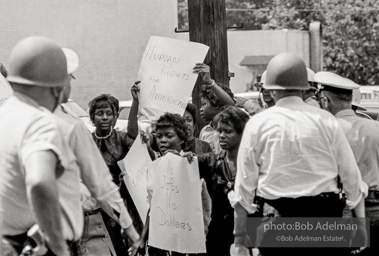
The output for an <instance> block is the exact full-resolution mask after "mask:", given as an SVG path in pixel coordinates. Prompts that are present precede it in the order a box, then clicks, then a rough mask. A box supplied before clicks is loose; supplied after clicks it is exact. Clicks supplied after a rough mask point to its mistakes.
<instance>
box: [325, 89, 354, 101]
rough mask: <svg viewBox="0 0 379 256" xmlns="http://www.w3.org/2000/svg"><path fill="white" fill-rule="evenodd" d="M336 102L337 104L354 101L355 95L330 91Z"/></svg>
mask: <svg viewBox="0 0 379 256" xmlns="http://www.w3.org/2000/svg"><path fill="white" fill-rule="evenodd" d="M328 92H329V94H330V96H331V97H333V100H334V101H337V102H351V101H353V94H352V93H348V92H331V91H328Z"/></svg>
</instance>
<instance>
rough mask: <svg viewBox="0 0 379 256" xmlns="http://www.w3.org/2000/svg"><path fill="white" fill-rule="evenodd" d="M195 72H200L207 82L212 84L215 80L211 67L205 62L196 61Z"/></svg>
mask: <svg viewBox="0 0 379 256" xmlns="http://www.w3.org/2000/svg"><path fill="white" fill-rule="evenodd" d="M193 72H194V73H197V74H200V75H201V76H202V78H203V81H204V83H205V84H212V83H213V82H214V80H213V79H212V78H211V74H210V72H211V68H210V67H209V66H208V65H206V64H204V63H196V65H195V67H194V68H193Z"/></svg>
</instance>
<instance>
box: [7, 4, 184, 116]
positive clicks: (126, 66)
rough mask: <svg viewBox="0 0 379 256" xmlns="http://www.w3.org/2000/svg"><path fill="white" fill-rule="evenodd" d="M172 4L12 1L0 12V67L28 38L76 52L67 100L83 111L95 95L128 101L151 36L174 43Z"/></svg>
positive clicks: (174, 6) (174, 14) (173, 8)
mask: <svg viewBox="0 0 379 256" xmlns="http://www.w3.org/2000/svg"><path fill="white" fill-rule="evenodd" d="M176 2H177V1H174V0H159V1H157V0H142V1H141V0H12V1H2V3H1V8H0V21H1V44H0V62H3V63H4V64H5V65H6V64H7V61H8V58H9V54H10V51H11V49H12V47H13V46H14V45H15V44H16V43H17V42H18V41H19V40H21V39H22V38H24V37H27V36H31V35H42V36H47V37H49V38H51V39H53V40H54V41H56V42H57V43H58V44H59V45H60V46H62V47H68V48H71V49H73V50H74V51H76V52H77V53H78V55H79V58H80V67H79V69H78V71H77V72H76V73H75V76H76V78H77V79H76V80H73V82H72V92H71V98H73V99H74V100H75V101H77V102H78V103H79V105H80V106H82V107H83V108H85V109H86V108H87V104H88V102H89V100H91V99H92V98H94V97H95V96H97V95H99V94H100V93H111V94H113V95H115V96H116V97H117V98H119V99H121V100H126V99H131V94H130V87H131V86H132V84H133V83H134V81H135V80H136V79H137V72H138V69H139V64H140V61H141V57H142V54H143V51H144V50H145V46H146V44H147V42H148V40H149V37H150V36H151V35H155V36H166V37H173V38H175V37H176V34H175V33H174V28H175V27H176V26H177V3H176Z"/></svg>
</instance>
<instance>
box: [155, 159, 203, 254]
mask: <svg viewBox="0 0 379 256" xmlns="http://www.w3.org/2000/svg"><path fill="white" fill-rule="evenodd" d="M148 172H149V174H148V176H149V187H150V185H151V188H152V190H153V194H152V199H151V208H150V227H149V245H151V246H153V247H156V248H160V249H163V250H169V251H175V252H180V253H205V252H206V248H205V234H204V220H203V211H202V203H201V182H200V177H199V167H198V161H197V158H194V161H193V162H192V163H191V164H190V163H188V160H187V158H184V157H181V156H177V155H174V154H171V153H168V154H166V155H165V156H164V157H162V158H160V159H158V160H156V161H154V162H153V164H152V166H151V169H150V167H149V170H148ZM151 172H152V175H151ZM150 178H152V179H151V180H152V182H150Z"/></svg>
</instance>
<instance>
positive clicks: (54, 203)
mask: <svg viewBox="0 0 379 256" xmlns="http://www.w3.org/2000/svg"><path fill="white" fill-rule="evenodd" d="M24 166H25V183H26V191H27V195H28V198H29V203H30V205H31V207H32V208H33V211H34V213H35V216H36V220H37V224H38V225H39V226H40V228H41V230H43V232H44V234H45V239H46V241H47V244H48V247H49V248H50V249H51V250H52V251H53V252H54V253H55V254H56V255H69V251H68V246H67V244H66V240H65V238H64V235H63V228H62V223H61V218H60V215H61V210H60V206H59V198H58V189H57V180H56V179H57V170H56V166H57V157H56V155H55V154H54V153H53V152H52V151H38V152H35V153H32V154H31V155H30V156H29V157H28V158H27V159H26V160H25V163H24Z"/></svg>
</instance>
